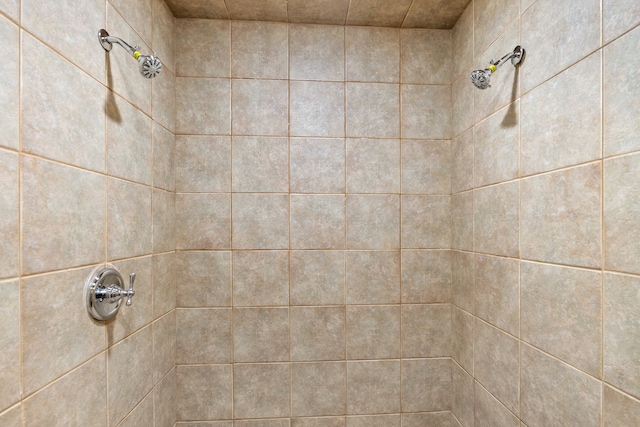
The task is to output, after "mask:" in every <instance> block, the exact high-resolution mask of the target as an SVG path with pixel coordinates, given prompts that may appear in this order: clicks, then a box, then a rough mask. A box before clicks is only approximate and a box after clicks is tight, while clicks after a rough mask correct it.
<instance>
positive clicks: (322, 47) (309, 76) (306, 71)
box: [288, 0, 345, 81]
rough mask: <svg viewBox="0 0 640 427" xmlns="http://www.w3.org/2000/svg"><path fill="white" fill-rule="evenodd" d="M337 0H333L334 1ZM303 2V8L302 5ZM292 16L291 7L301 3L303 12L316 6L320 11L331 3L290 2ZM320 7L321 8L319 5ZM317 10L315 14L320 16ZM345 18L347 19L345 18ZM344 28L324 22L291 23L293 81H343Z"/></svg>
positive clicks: (291, 68) (291, 74)
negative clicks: (318, 23)
mask: <svg viewBox="0 0 640 427" xmlns="http://www.w3.org/2000/svg"><path fill="white" fill-rule="evenodd" d="M303 2H304V3H303ZM335 3H337V2H332V4H335ZM303 4H304V6H303V7H300V6H302V5H303ZM288 5H289V19H290V20H292V19H293V20H295V18H293V17H292V15H291V12H292V7H295V5H298V7H296V8H295V10H297V9H298V8H299V9H300V11H301V12H302V11H305V10H306V11H308V9H316V12H317V13H321V12H322V10H317V9H325V11H326V9H327V8H328V7H329V6H330V5H328V4H327V2H317V4H309V2H305V1H304V0H297V1H295V0H294V1H290V2H289V3H288ZM314 6H315V7H314ZM318 6H320V7H318ZM317 13H316V14H314V15H315V17H316V18H317V16H318V15H317ZM343 21H344V18H343ZM344 33H345V29H344V27H339V26H325V25H305V24H292V25H289V73H290V78H291V79H293V80H323V81H343V80H344Z"/></svg>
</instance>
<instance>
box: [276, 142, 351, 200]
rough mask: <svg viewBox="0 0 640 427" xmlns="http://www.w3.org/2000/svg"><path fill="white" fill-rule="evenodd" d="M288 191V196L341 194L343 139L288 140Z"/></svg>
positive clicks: (343, 160) (343, 180)
mask: <svg viewBox="0 0 640 427" xmlns="http://www.w3.org/2000/svg"><path fill="white" fill-rule="evenodd" d="M289 150H290V155H289V156H290V157H289V168H290V189H291V192H292V193H344V192H345V142H344V139H303V138H290V141H289Z"/></svg>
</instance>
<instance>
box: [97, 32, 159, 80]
mask: <svg viewBox="0 0 640 427" xmlns="http://www.w3.org/2000/svg"><path fill="white" fill-rule="evenodd" d="M98 40H99V41H100V45H101V46H102V48H103V49H104V50H106V51H107V52H109V51H110V50H111V48H112V47H113V43H117V44H119V45H120V46H122V47H123V48H124V49H125V50H126V51H127V52H129V54H130V55H131V56H133V57H134V58H135V59H136V60H137V61H138V69H139V70H140V74H142V76H143V77H146V78H148V79H152V78H154V77H156V76H157V75H158V74H160V72H161V71H162V62H160V59H158V57H157V56H155V55H143V54H142V53H141V52H140V46H134V47H131V45H130V44H128V43H127V42H125V41H124V40H122V39H121V38H119V37H113V36H110V35H109V33H107V30H105V29H101V30H100V31H98Z"/></svg>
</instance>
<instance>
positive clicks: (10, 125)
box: [0, 1, 104, 149]
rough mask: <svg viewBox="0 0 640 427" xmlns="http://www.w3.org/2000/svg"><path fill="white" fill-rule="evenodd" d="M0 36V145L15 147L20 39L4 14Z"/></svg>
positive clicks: (14, 27) (18, 97) (18, 105)
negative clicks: (0, 44)
mask: <svg viewBox="0 0 640 427" xmlns="http://www.w3.org/2000/svg"><path fill="white" fill-rule="evenodd" d="M0 3H3V4H2V5H0V10H2V9H3V7H7V8H8V5H5V4H4V3H6V1H2V2H0ZM16 7H17V4H16ZM0 37H2V40H4V45H5V47H4V49H3V50H2V53H1V54H0V64H2V65H0V82H1V83H0V104H2V105H3V111H4V114H2V117H0V145H2V146H5V147H9V148H13V149H17V148H18V146H19V143H20V140H19V138H20V72H19V69H18V66H19V65H18V64H19V59H20V58H19V48H20V44H19V40H20V39H19V33H18V27H17V26H16V25H14V24H13V23H11V22H10V21H9V20H7V19H6V18H5V17H4V16H2V17H0ZM60 62H62V61H60ZM77 74H80V73H77ZM41 77H42V76H41ZM103 96H104V95H103ZM24 107H25V106H24V105H23V108H24Z"/></svg>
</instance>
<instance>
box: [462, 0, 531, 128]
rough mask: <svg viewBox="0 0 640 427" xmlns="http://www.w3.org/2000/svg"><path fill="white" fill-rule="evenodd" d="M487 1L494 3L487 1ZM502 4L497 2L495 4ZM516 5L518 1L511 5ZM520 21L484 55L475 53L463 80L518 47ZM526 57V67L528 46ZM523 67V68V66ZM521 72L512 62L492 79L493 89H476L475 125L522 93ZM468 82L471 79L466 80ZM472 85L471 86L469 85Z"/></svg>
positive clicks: (509, 28)
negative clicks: (472, 72)
mask: <svg viewBox="0 0 640 427" xmlns="http://www.w3.org/2000/svg"><path fill="white" fill-rule="evenodd" d="M487 1H492V0H484V2H485V3H486V2H487ZM498 2H503V0H498V1H496V2H495V3H496V4H497V3H498ZM511 3H515V2H511ZM518 24H519V21H514V22H513V23H512V24H511V25H509V27H508V28H507V29H506V30H505V31H504V32H503V33H502V34H501V35H500V36H499V37H498V38H497V39H496V40H495V41H494V42H493V43H492V44H491V46H489V48H488V49H487V50H485V51H484V52H483V53H481V54H479V55H478V54H476V58H475V59H474V61H473V63H472V66H471V67H470V68H469V69H467V71H466V72H465V74H464V76H463V77H466V78H467V79H468V78H469V74H467V73H470V72H471V71H472V70H474V69H478V68H480V69H484V68H487V66H488V65H489V62H490V61H491V60H493V61H497V60H499V59H500V58H502V57H503V56H504V55H506V54H507V53H509V52H513V49H514V48H515V47H516V46H517V45H519V44H520V43H519V40H520V32H519V29H520V26H519V25H518ZM523 46H525V48H526V51H527V57H526V60H525V62H524V63H523V64H527V67H529V66H531V65H530V64H529V54H528V53H529V52H530V51H531V46H529V45H525V44H524V43H523ZM523 66H524V65H523ZM522 73H523V71H522V69H521V68H515V67H514V66H513V65H511V63H510V62H507V63H506V64H505V65H504V66H502V67H501V68H500V70H499V71H498V72H497V75H495V76H492V77H491V88H489V89H486V90H481V89H476V88H475V87H474V88H473V94H474V95H473V96H474V101H473V105H474V123H478V122H479V121H481V120H482V119H484V118H485V117H487V116H489V115H490V114H492V113H494V112H496V111H498V110H499V109H501V108H502V107H504V106H506V105H508V104H511V103H512V102H513V101H515V100H516V99H517V98H518V96H519V94H520V80H521V78H522ZM467 81H468V80H467ZM469 84H471V83H469Z"/></svg>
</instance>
